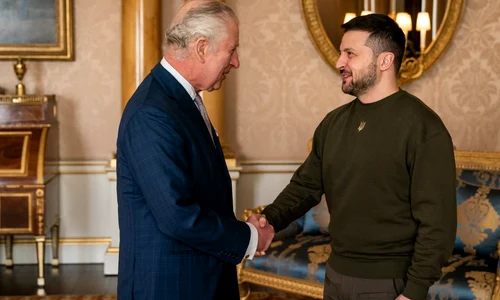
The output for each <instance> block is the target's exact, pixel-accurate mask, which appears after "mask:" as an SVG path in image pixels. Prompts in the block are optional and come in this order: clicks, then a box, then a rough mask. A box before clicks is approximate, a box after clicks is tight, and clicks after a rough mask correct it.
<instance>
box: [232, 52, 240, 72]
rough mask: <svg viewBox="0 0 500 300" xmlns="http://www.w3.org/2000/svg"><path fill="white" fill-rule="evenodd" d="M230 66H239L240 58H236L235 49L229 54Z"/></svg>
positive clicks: (236, 67)
mask: <svg viewBox="0 0 500 300" xmlns="http://www.w3.org/2000/svg"><path fill="white" fill-rule="evenodd" d="M231 66H233V68H235V69H238V68H239V67H240V59H239V58H238V51H236V50H235V51H234V52H233V55H231Z"/></svg>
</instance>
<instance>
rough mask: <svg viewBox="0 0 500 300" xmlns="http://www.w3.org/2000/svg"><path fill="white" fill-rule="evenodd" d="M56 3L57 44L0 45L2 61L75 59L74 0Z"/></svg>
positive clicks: (57, 1)
mask: <svg viewBox="0 0 500 300" xmlns="http://www.w3.org/2000/svg"><path fill="white" fill-rule="evenodd" d="M54 1H56V5H55V8H56V44H0V59H3V60H11V59H12V60H14V59H17V58H20V57H21V58H23V59H30V60H73V59H74V47H73V0H54ZM26 9H27V8H26ZM2 22H6V21H5V20H3V21H2Z"/></svg>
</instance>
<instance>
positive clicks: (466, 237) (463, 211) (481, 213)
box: [454, 169, 500, 257]
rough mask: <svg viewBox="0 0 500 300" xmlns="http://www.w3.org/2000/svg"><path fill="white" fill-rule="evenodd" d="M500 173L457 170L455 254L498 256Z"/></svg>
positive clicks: (499, 236) (499, 238)
mask: <svg viewBox="0 0 500 300" xmlns="http://www.w3.org/2000/svg"><path fill="white" fill-rule="evenodd" d="M499 240H500V171H484V170H463V169H458V170H457V235H456V238H455V249H454V250H455V252H457V253H469V254H474V255H480V256H494V257H496V256H497V251H498V247H497V244H498V241H499Z"/></svg>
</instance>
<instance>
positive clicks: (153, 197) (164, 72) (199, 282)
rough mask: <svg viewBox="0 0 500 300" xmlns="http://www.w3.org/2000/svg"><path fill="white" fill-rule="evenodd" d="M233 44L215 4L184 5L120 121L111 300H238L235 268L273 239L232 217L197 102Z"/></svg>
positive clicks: (221, 7)
mask: <svg viewBox="0 0 500 300" xmlns="http://www.w3.org/2000/svg"><path fill="white" fill-rule="evenodd" d="M238 35H239V33H238V19H237V17H236V15H235V14H234V12H233V11H232V10H231V9H230V8H229V7H227V6H226V5H225V4H223V3H221V2H219V1H189V2H187V3H186V4H185V5H184V6H183V7H181V9H180V10H179V12H178V14H177V15H176V16H175V18H174V21H173V22H172V24H171V26H170V28H169V30H168V32H167V34H166V41H165V45H164V57H163V59H162V61H161V62H160V63H158V64H157V65H156V66H155V67H154V68H153V70H152V71H151V73H150V74H149V75H148V76H147V77H146V78H145V79H144V81H143V82H142V83H141V85H140V86H139V87H138V88H137V91H136V92H135V93H134V95H133V96H132V97H131V99H130V101H129V102H128V104H127V106H126V108H125V110H124V112H123V116H122V119H121V122H120V128H119V133H118V142H117V148H118V152H117V175H118V178H117V179H118V212H119V225H120V260H119V272H118V298H119V299H123V300H125V299H162V300H163V299H169V300H175V299H178V300H189V299H222V298H230V299H239V293H238V285H237V276H236V268H235V265H236V264H238V263H239V262H241V260H242V259H243V258H244V257H245V256H247V257H249V258H252V257H253V255H254V254H255V253H256V251H258V252H257V255H259V254H261V253H260V251H261V250H263V249H265V248H267V247H268V245H269V243H270V241H271V239H272V237H273V234H274V231H273V229H272V228H271V227H266V228H256V226H255V225H257V224H258V223H257V222H258V221H257V219H256V218H255V217H253V218H251V219H250V220H249V223H244V222H241V221H238V220H237V219H236V218H235V216H234V213H233V206H232V191H231V179H230V177H229V173H228V170H227V167H226V164H225V160H224V155H223V153H222V149H221V145H220V143H219V140H218V138H217V134H216V133H215V131H214V129H213V128H212V125H211V123H210V120H209V118H208V115H207V112H206V109H205V107H204V105H203V102H202V100H201V98H200V96H199V95H198V92H200V91H202V90H208V91H211V90H214V89H218V88H220V87H221V84H222V81H223V80H224V79H225V78H226V75H227V74H228V73H229V71H230V70H231V69H232V68H238V67H239V64H240V63H239V60H238V54H237V47H238V40H239V38H238ZM252 223H253V224H252ZM257 227H258V226H257Z"/></svg>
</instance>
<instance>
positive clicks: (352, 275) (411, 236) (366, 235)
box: [260, 14, 456, 300]
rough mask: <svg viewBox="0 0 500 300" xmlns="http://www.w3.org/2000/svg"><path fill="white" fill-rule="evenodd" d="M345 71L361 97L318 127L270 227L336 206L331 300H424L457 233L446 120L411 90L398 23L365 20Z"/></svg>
mask: <svg viewBox="0 0 500 300" xmlns="http://www.w3.org/2000/svg"><path fill="white" fill-rule="evenodd" d="M342 28H344V30H345V33H344V36H343V38H342V43H341V46H340V57H339V59H338V61H337V65H336V67H337V69H338V70H339V71H340V75H341V77H342V91H343V92H344V93H347V94H350V95H353V96H355V97H356V99H354V100H353V101H351V102H349V103H347V104H345V105H343V106H341V107H339V108H337V109H335V110H333V111H331V112H330V113H329V114H327V116H326V117H325V118H324V119H323V121H322V122H321V123H320V124H319V126H318V127H317V129H316V131H315V133H314V137H313V144H312V145H313V146H312V151H311V153H310V154H309V156H308V157H307V159H306V160H305V161H304V163H303V164H302V165H301V166H300V167H299V168H298V169H297V171H296V172H295V174H294V175H293V177H292V179H291V181H290V183H289V184H288V185H287V187H286V188H285V189H284V190H283V192H281V193H280V195H279V196H278V197H277V199H276V200H275V201H274V202H273V203H272V204H270V205H268V206H267V207H266V208H265V209H264V211H263V212H262V214H263V215H264V216H265V217H262V216H261V217H260V221H261V225H260V226H263V227H264V226H266V225H267V224H271V225H272V226H274V229H275V231H276V232H277V231H280V230H281V229H283V228H285V227H286V226H287V225H288V224H289V223H290V222H292V221H293V220H295V219H297V218H299V217H300V216H302V215H304V214H305V213H306V212H307V211H308V210H309V209H311V208H312V207H313V206H315V205H316V204H318V203H319V201H320V198H321V196H322V195H323V194H325V196H326V201H327V204H328V210H329V212H330V225H329V232H330V235H331V238H332V244H331V245H332V252H331V255H330V257H329V259H328V263H327V267H326V276H325V292H324V293H325V297H324V299H360V298H361V299H362V298H365V297H368V298H370V299H398V300H400V299H411V300H422V299H425V298H426V296H427V292H428V290H429V287H430V286H431V285H432V284H433V283H434V282H435V281H436V280H438V279H439V278H440V276H441V268H442V266H443V265H444V263H445V262H446V261H447V259H448V258H449V257H450V255H451V252H452V249H453V243H454V240H455V232H456V199H455V182H456V172H455V161H454V154H453V145H452V140H451V137H450V135H449V133H448V131H447V129H446V127H445V126H444V124H443V122H442V121H441V119H440V118H439V116H438V115H437V114H436V113H434V112H433V111H432V110H431V109H430V108H429V107H427V106H426V105H425V104H424V103H423V102H422V101H421V100H419V99H418V98H416V97H415V96H413V95H411V94H409V93H407V92H406V91H403V90H401V89H400V88H399V87H398V84H397V74H398V72H399V69H400V66H401V62H402V59H403V54H404V48H405V35H404V33H403V31H402V30H401V29H400V28H399V27H398V25H397V24H396V23H395V22H394V21H393V20H392V19H391V18H389V17H388V16H385V15H379V14H372V15H367V16H360V17H357V18H354V19H352V20H351V21H349V22H348V23H346V24H344V25H342Z"/></svg>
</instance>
